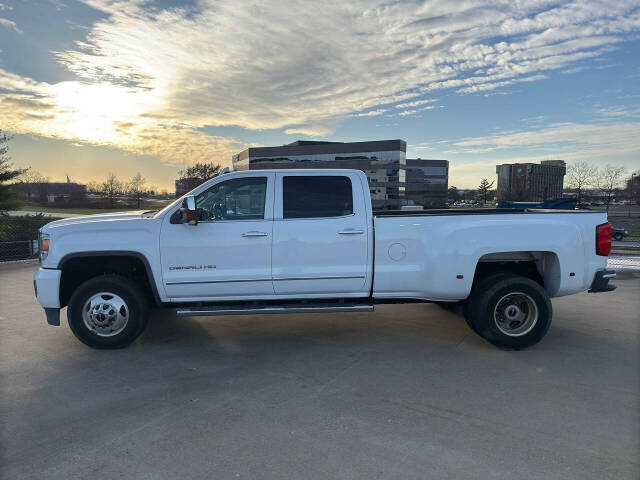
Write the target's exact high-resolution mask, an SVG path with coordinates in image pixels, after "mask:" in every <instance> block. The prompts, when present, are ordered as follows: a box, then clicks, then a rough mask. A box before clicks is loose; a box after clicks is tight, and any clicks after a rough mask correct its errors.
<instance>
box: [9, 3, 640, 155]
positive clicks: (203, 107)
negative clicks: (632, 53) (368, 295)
mask: <svg viewBox="0 0 640 480" xmlns="http://www.w3.org/2000/svg"><path fill="white" fill-rule="evenodd" d="M87 3H88V4H89V5H91V6H92V7H94V8H97V9H99V10H101V11H103V12H105V14H106V17H107V18H105V19H102V20H99V21H96V22H95V23H93V24H92V25H90V28H89V29H88V31H87V33H86V37H85V38H84V39H83V40H82V41H80V42H78V43H77V44H76V45H75V46H74V47H72V48H69V49H66V50H63V51H57V52H54V55H55V58H56V60H57V61H58V62H59V63H60V64H62V65H63V66H65V67H66V68H67V69H68V70H69V71H70V72H72V73H74V74H75V75H76V76H77V78H76V80H74V81H65V82H59V83H55V84H47V83H42V82H38V81H37V79H30V78H26V77H20V76H17V75H14V74H11V73H9V72H0V88H3V89H5V91H6V92H7V93H6V94H0V97H3V96H4V97H6V101H9V102H14V103H13V105H14V106H15V105H16V103H15V102H17V101H18V99H17V97H15V95H23V96H24V95H26V96H30V97H32V99H33V101H34V102H36V103H38V102H41V103H42V105H46V106H47V107H46V108H41V109H39V110H38V109H37V108H36V104H29V102H28V101H27V99H26V98H22V99H21V100H20V102H22V103H20V104H19V105H18V107H16V111H14V112H11V114H10V119H9V120H8V121H9V124H10V126H11V128H12V129H14V130H15V131H21V132H33V133H37V134H39V135H45V136H50V137H54V138H62V139H69V140H72V141H77V142H87V143H92V144H108V145H111V146H117V147H119V148H123V149H125V150H130V151H144V152H147V151H150V152H155V153H154V154H157V155H160V156H161V157H162V158H164V159H167V161H171V162H183V161H189V160H190V159H192V158H198V159H202V158H207V157H210V156H211V155H216V156H217V155H223V156H230V155H231V153H234V149H240V148H242V147H243V146H244V145H241V144H240V142H236V141H235V140H233V139H223V138H222V137H210V136H208V135H206V134H204V133H202V131H201V130H202V128H203V127H206V126H239V127H242V128H246V129H253V130H263V129H278V128H282V129H283V130H284V131H285V133H288V134H292V135H294V134H297V135H313V136H319V135H327V134H329V133H330V132H331V131H333V129H334V128H335V126H336V125H337V124H338V123H339V122H340V121H341V120H342V119H344V118H347V117H350V116H354V115H355V116H376V115H379V114H382V113H386V112H383V110H388V109H391V108H397V109H398V110H402V111H401V112H399V113H398V115H400V116H409V115H415V114H416V113H418V112H420V111H422V110H426V109H430V108H433V107H435V106H434V105H431V103H433V102H434V101H435V100H431V99H424V98H421V97H423V96H424V95H428V93H427V92H436V91H443V90H451V91H452V92H455V93H456V94H470V93H471V94H472V93H476V92H479V93H482V92H495V91H500V90H501V89H504V88H505V87H508V86H510V85H514V84H517V83H522V82H537V81H542V80H544V79H545V78H547V77H548V76H549V75H551V72H553V71H562V70H565V71H566V70H568V69H571V68H574V67H576V65H578V64H580V62H584V61H585V60H592V59H597V58H602V57H603V56H604V55H606V54H607V53H608V52H610V51H611V50H612V49H615V48H617V46H618V45H620V44H621V43H623V42H625V41H629V40H631V39H633V38H635V36H636V35H637V31H638V30H640V9H638V5H640V4H639V3H638V1H637V0H631V1H628V2H619V1H613V0H611V1H605V2H601V3H595V2H581V1H578V0H576V1H570V2H567V3H563V4H561V5H556V4H555V3H554V2H550V1H546V0H541V1H534V2H502V3H500V4H494V3H489V2H482V1H477V2H475V1H474V2H451V1H449V0H434V1H431V2H428V3H424V4H418V3H415V2H387V1H384V0H379V1H370V0H354V1H351V2H334V1H329V0H319V1H317V2H305V1H292V2H267V3H264V2H258V1H255V2H254V1H247V2H233V1H230V0H229V1H213V0H202V1H199V2H197V3H195V4H194V5H193V6H178V7H172V8H160V7H154V6H149V3H148V2H146V1H143V0H135V1H126V2H125V1H111V0H89V1H87ZM179 5H181V4H179ZM485 94H488V93H485ZM7 95H13V96H14V97H7ZM399 102H403V103H399ZM390 105H393V107H391V106H390ZM43 110H46V113H44V111H43ZM38 112H39V114H40V115H47V116H50V118H44V116H43V117H41V119H40V120H38V119H37V118H34V117H33V116H34V115H37V114H38ZM51 116H52V117H51ZM3 121H4V119H3ZM129 124H131V125H129ZM123 125H128V126H127V127H126V128H124V127H123ZM457 148H471V147H470V146H463V145H459V146H458V147H457ZM474 148H478V149H480V148H484V149H487V148H499V147H494V146H492V145H486V146H476V147H474ZM185 156H189V157H188V158H185Z"/></svg>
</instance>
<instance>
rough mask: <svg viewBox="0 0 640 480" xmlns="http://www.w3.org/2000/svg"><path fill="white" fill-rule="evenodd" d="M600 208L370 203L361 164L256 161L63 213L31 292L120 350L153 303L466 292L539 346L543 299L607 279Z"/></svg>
mask: <svg viewBox="0 0 640 480" xmlns="http://www.w3.org/2000/svg"><path fill="white" fill-rule="evenodd" d="M610 248H611V226H610V225H609V224H608V223H607V218H606V215H605V214H604V213H597V212H590V211H581V212H574V211H558V210H554V211H545V210H531V211H529V210H491V209H483V210H431V211H430V210H426V211H419V212H404V211H401V212H393V211H387V212H376V213H375V214H374V212H372V209H371V200H370V196H369V186H368V184H367V179H366V177H365V175H364V173H363V172H361V171H358V170H254V171H242V172H232V173H227V174H224V175H221V176H218V177H216V178H214V179H211V180H209V181H208V182H206V183H204V184H203V185H201V186H199V187H197V188H196V189H194V190H193V191H192V192H190V193H189V194H188V195H186V196H185V197H183V198H182V199H179V200H177V201H175V202H174V203H172V204H171V205H169V206H167V207H166V208H164V209H163V210H160V211H158V212H129V213H122V214H107V215H92V216H87V217H78V218H70V219H65V220H58V221H55V222H51V223H49V224H47V225H45V226H44V227H43V228H42V229H41V231H40V251H41V268H40V269H39V270H38V271H37V273H36V274H35V279H34V284H35V289H36V296H37V298H38V301H39V302H40V304H41V305H42V306H43V307H44V309H45V312H46V317H47V321H48V323H49V324H51V325H60V313H59V312H60V309H61V308H63V307H65V306H66V307H67V318H68V321H69V326H70V328H71V330H72V331H73V333H74V334H75V335H76V337H77V338H78V339H79V340H81V341H82V342H84V343H85V344H87V345H89V346H92V347H97V348H118V347H124V346H126V345H128V344H129V343H131V342H132V341H133V340H135V339H136V338H137V337H138V336H139V335H140V334H141V333H142V331H143V330H144V328H145V326H146V324H147V319H148V316H149V308H150V306H152V305H155V306H158V307H172V308H176V309H177V315H178V316H193V315H222V314H227V315H228V314H263V313H288V312H290V313H322V312H362V311H372V310H373V308H374V305H375V304H378V303H408V302H436V303H444V302H448V303H451V302H461V303H463V307H464V308H463V311H464V314H465V319H466V321H467V323H468V324H469V326H470V327H471V328H472V329H473V330H474V331H475V332H476V333H478V334H479V335H481V336H482V337H483V338H485V339H487V340H488V341H490V342H491V343H493V344H495V345H498V346H500V347H506V348H514V349H519V348H524V347H527V346H530V345H533V344H535V343H536V342H538V341H539V340H540V339H541V338H542V337H543V336H544V335H545V333H546V332H547V330H548V329H549V325H550V323H551V316H552V315H551V302H550V300H549V299H550V298H551V297H559V296H563V295H571V294H573V293H578V292H581V291H584V290H590V291H593V292H603V291H609V290H613V289H614V288H615V287H614V286H613V285H609V283H608V282H609V279H611V278H612V277H614V276H615V273H613V272H612V271H608V270H606V266H607V255H608V254H609V250H610Z"/></svg>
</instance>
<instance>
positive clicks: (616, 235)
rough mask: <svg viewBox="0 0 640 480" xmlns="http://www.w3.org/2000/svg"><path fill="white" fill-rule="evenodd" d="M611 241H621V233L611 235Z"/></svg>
mask: <svg viewBox="0 0 640 480" xmlns="http://www.w3.org/2000/svg"><path fill="white" fill-rule="evenodd" d="M613 239H614V240H617V241H620V240H622V234H621V233H614V234H613Z"/></svg>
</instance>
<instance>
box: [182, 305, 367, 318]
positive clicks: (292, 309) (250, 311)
mask: <svg viewBox="0 0 640 480" xmlns="http://www.w3.org/2000/svg"><path fill="white" fill-rule="evenodd" d="M327 312H373V305H366V304H365V305H326V306H323V305H319V306H308V307H303V306H276V305H274V306H269V307H247V308H241V307H200V308H193V309H190V308H182V309H178V310H176V316H177V317H202V316H213V315H260V314H267V313H272V314H283V313H327Z"/></svg>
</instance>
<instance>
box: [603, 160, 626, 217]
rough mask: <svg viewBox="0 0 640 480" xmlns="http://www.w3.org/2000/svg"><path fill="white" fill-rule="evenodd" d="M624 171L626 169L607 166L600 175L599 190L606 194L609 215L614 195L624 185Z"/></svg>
mask: <svg viewBox="0 0 640 480" xmlns="http://www.w3.org/2000/svg"><path fill="white" fill-rule="evenodd" d="M624 170H625V169H624V167H620V166H616V165H606V166H605V167H603V168H602V170H600V172H599V173H598V190H600V191H601V192H602V193H603V194H604V197H605V203H606V205H607V213H608V212H609V205H610V204H611V200H612V199H613V195H614V193H615V191H616V190H617V189H618V187H619V186H620V184H621V183H622V175H623V174H624Z"/></svg>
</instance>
